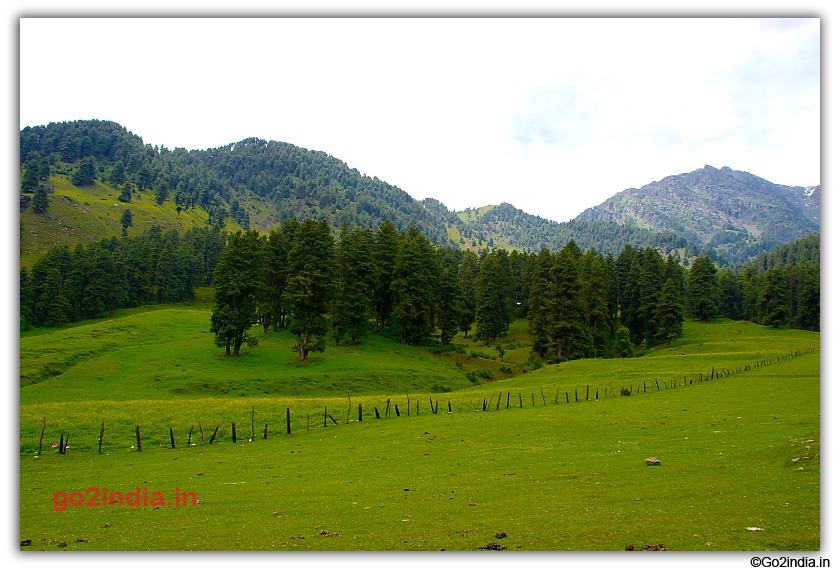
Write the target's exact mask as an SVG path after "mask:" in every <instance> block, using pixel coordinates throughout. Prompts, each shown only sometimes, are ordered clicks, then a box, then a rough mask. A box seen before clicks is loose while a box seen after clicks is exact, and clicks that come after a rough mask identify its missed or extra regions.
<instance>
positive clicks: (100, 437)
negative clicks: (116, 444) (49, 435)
mask: <svg viewBox="0 0 840 570" xmlns="http://www.w3.org/2000/svg"><path fill="white" fill-rule="evenodd" d="M103 439H105V422H102V429H100V430H99V453H102V440H103ZM40 454H41V452H40V451H39V452H38V455H40Z"/></svg>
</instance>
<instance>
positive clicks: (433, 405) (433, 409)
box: [429, 396, 435, 413]
mask: <svg viewBox="0 0 840 570" xmlns="http://www.w3.org/2000/svg"><path fill="white" fill-rule="evenodd" d="M429 407H430V408H431V409H432V413H435V404H434V403H433V402H432V397H431V396H429Z"/></svg>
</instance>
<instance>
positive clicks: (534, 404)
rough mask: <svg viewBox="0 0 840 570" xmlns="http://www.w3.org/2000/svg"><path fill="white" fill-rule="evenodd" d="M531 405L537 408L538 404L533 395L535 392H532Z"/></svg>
mask: <svg viewBox="0 0 840 570" xmlns="http://www.w3.org/2000/svg"><path fill="white" fill-rule="evenodd" d="M531 405H532V406H536V405H537V404H536V400H534V393H533V392H531Z"/></svg>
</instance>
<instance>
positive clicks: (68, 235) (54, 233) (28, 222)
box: [20, 175, 241, 267]
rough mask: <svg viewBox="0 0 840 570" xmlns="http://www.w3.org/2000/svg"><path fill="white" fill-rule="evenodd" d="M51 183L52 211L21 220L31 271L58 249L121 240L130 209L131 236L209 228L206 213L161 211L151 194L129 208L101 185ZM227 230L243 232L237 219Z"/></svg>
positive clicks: (170, 205)
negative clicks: (159, 229)
mask: <svg viewBox="0 0 840 570" xmlns="http://www.w3.org/2000/svg"><path fill="white" fill-rule="evenodd" d="M49 183H50V184H53V185H54V186H55V194H50V195H49V200H50V205H49V208H48V209H47V211H46V212H44V213H43V214H36V213H35V212H34V211H33V210H32V207H31V206H30V207H29V208H27V209H26V211H25V212H23V213H22V214H21V215H20V217H21V219H22V220H23V226H24V227H23V236H22V237H21V242H20V265H21V267H23V266H27V267H29V266H31V265H32V264H33V263H34V262H35V260H37V259H38V258H39V257H41V256H42V255H43V254H44V253H45V252H46V251H47V250H48V249H49V248H51V247H53V246H54V245H63V244H67V245H69V246H70V248H71V249H72V248H73V247H75V246H76V244H78V243H85V244H87V243H91V242H92V241H95V240H97V239H103V238H109V237H112V236H120V235H122V226H121V225H120V216H122V213H123V211H124V210H125V209H126V208H128V209H130V210H131V212H132V213H133V214H134V226H133V227H131V228H129V229H128V234H129V235H138V234H140V233H142V232H143V231H145V230H147V229H149V227H151V225H152V224H159V225H160V226H161V227H162V228H163V229H164V231H168V230H170V229H175V230H178V232H183V231H185V230H188V229H189V228H191V227H193V226H196V225H201V226H203V225H204V224H206V223H207V213H206V212H204V211H203V210H197V209H196V210H184V211H182V212H181V214H180V215H178V213H177V212H176V211H175V203H174V202H173V201H171V200H167V201H166V202H164V204H163V206H157V205H156V204H155V199H154V194H153V193H150V192H148V191H147V192H137V193H135V194H134V195H133V196H134V197H133V199H132V201H131V203H129V204H125V203H123V202H120V201H119V200H118V199H117V198H118V197H119V195H120V190H119V189H117V188H113V187H111V186H108V185H107V184H103V183H101V182H100V181H98V180H97V181H96V183H95V184H93V185H92V186H84V187H81V188H78V187H76V186H73V184H71V183H70V179H69V178H68V177H66V176H60V175H59V176H54V177H52V178H50V181H49ZM30 196H32V195H31V194H30ZM65 198H66V199H67V200H70V201H69V202H68V201H67V200H65ZM226 225H227V228H228V229H230V230H231V231H236V230H237V229H241V228H240V227H239V226H238V225H237V224H236V222H235V221H234V220H233V219H232V218H228V219H227V220H226Z"/></svg>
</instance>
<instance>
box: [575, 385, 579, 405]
mask: <svg viewBox="0 0 840 570" xmlns="http://www.w3.org/2000/svg"><path fill="white" fill-rule="evenodd" d="M575 402H580V400H578V393H577V388H575Z"/></svg>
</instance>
